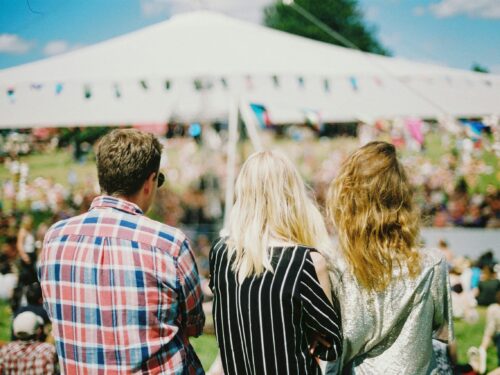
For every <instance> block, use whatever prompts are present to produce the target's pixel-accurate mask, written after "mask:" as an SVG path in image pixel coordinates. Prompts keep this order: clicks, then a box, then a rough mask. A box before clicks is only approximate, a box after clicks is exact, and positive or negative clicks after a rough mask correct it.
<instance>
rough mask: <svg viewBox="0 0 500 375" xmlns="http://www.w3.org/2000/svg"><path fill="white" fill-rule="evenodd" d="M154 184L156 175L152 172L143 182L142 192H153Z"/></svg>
mask: <svg viewBox="0 0 500 375" xmlns="http://www.w3.org/2000/svg"><path fill="white" fill-rule="evenodd" d="M154 184H156V173H155V172H153V173H151V174H150V175H149V177H148V179H147V180H146V181H145V182H144V192H145V193H146V194H149V193H151V191H153V187H154Z"/></svg>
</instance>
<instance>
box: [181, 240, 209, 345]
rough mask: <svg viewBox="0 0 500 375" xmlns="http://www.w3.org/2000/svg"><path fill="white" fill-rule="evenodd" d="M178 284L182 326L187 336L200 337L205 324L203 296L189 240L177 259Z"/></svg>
mask: <svg viewBox="0 0 500 375" xmlns="http://www.w3.org/2000/svg"><path fill="white" fill-rule="evenodd" d="M177 282H178V284H179V285H178V289H179V291H180V293H179V294H180V295H179V302H180V309H181V314H182V325H183V327H184V330H185V332H186V336H199V335H201V333H202V331H203V326H204V324H205V314H204V312H203V295H202V292H201V286H200V277H199V275H198V268H197V267H196V262H195V260H194V255H193V252H192V250H191V247H190V246H189V243H188V241H187V240H185V241H184V242H183V243H182V247H181V250H180V252H179V257H178V258H177Z"/></svg>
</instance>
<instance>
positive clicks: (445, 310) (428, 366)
mask: <svg viewBox="0 0 500 375" xmlns="http://www.w3.org/2000/svg"><path fill="white" fill-rule="evenodd" d="M326 205H327V209H328V213H329V216H330V218H331V219H332V221H333V224H334V227H335V230H336V231H337V235H338V243H339V250H340V251H339V253H338V254H336V256H335V258H334V261H335V263H334V268H333V270H332V281H333V286H334V290H335V292H336V294H337V296H338V298H339V302H340V306H341V309H342V326H343V330H344V352H343V355H342V358H341V361H340V363H336V364H329V366H328V373H336V371H338V369H337V368H336V366H337V367H338V365H339V364H340V368H341V371H342V373H343V374H370V375H377V374H380V375H387V374H411V375H427V374H431V373H435V371H436V368H437V363H436V358H435V356H434V353H433V347H432V339H436V340H440V341H442V342H452V341H453V314H452V309H451V291H450V283H449V277H448V264H447V262H446V259H445V258H444V256H443V254H440V253H438V252H437V251H429V250H425V249H421V248H420V245H419V243H418V239H419V230H420V224H419V222H420V220H419V219H420V213H419V211H418V209H417V208H416V206H415V203H414V201H413V192H412V188H411V186H410V184H409V181H408V178H407V176H406V172H405V170H404V167H403V166H402V165H401V164H400V162H399V161H398V158H397V155H396V150H395V147H394V145H392V144H389V143H386V142H371V143H368V144H367V145H365V146H363V147H361V148H360V149H358V150H357V151H355V152H354V153H353V154H352V155H351V156H350V157H348V158H347V160H346V161H345V162H344V164H343V165H342V167H341V168H340V171H339V174H338V176H337V178H336V179H335V180H334V181H333V182H332V183H331V185H330V188H329V191H328V196H327V202H326Z"/></svg>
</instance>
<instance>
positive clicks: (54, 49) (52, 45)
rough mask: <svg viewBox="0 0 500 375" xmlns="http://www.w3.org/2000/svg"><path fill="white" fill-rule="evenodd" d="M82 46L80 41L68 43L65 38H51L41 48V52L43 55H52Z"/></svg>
mask: <svg viewBox="0 0 500 375" xmlns="http://www.w3.org/2000/svg"><path fill="white" fill-rule="evenodd" d="M83 46H84V45H83V44H80V43H76V44H70V43H69V42H67V41H65V40H52V41H50V42H48V43H47V44H46V45H45V47H44V48H43V54H44V55H45V56H54V55H59V54H61V53H64V52H69V51H74V50H75V49H78V48H82V47H83Z"/></svg>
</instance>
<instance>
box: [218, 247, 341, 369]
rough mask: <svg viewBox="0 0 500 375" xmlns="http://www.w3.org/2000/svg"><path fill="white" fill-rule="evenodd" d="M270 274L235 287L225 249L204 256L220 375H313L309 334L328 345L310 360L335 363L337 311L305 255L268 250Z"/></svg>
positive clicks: (338, 332) (306, 251) (296, 249)
mask: <svg viewBox="0 0 500 375" xmlns="http://www.w3.org/2000/svg"><path fill="white" fill-rule="evenodd" d="M270 251H272V261H271V264H272V265H273V269H274V272H269V271H265V272H264V273H263V274H261V275H260V276H258V277H256V276H253V277H249V278H246V279H244V280H243V282H241V283H240V282H239V281H238V275H237V274H235V273H234V272H233V271H232V270H231V263H232V262H229V261H228V256H227V252H228V249H227V246H226V245H225V244H224V242H223V241H220V242H219V243H216V245H215V246H214V247H213V248H212V250H211V252H210V274H211V278H210V286H211V288H212V290H213V292H214V305H213V316H214V323H215V332H216V335H217V341H218V343H219V348H220V350H221V357H222V364H223V366H224V373H225V374H226V375H232V374H237V375H244V374H254V375H264V374H269V375H275V374H316V373H320V371H319V366H318V364H317V362H316V360H315V358H313V357H312V356H311V355H310V354H309V349H308V348H309V344H310V342H311V336H312V335H313V334H320V335H321V336H323V337H324V338H325V339H326V340H327V341H328V342H330V343H331V347H330V348H326V347H322V346H319V347H318V348H317V349H316V352H315V355H317V356H319V357H320V358H321V359H324V360H335V359H336V358H338V357H339V356H340V354H341V348H342V333H341V327H340V311H339V309H338V308H337V307H334V306H332V304H331V303H330V302H329V300H328V298H327V297H326V295H325V293H324V291H323V289H322V288H321V285H320V283H319V281H318V278H317V275H316V270H315V268H314V264H313V261H312V259H311V255H310V252H311V251H316V250H314V249H311V248H307V247H303V246H295V247H273V248H271V250H270Z"/></svg>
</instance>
